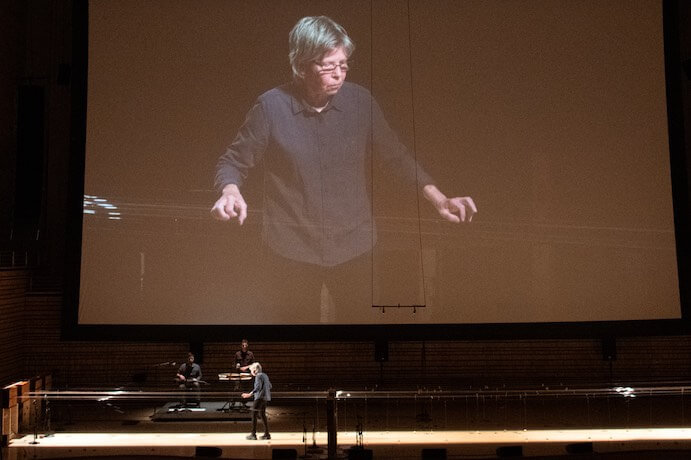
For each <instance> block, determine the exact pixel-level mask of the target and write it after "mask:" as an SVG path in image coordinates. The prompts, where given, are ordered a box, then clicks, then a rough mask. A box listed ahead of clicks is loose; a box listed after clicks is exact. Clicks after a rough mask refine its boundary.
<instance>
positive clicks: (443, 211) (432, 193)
mask: <svg viewBox="0 0 691 460" xmlns="http://www.w3.org/2000/svg"><path fill="white" fill-rule="evenodd" d="M422 193H423V195H424V196H425V198H427V200H428V201H429V202H430V203H431V204H432V206H434V208H435V209H436V210H437V212H438V213H439V215H440V216H441V217H442V218H443V219H446V220H448V221H449V222H454V223H459V222H472V221H473V216H474V215H475V213H477V207H476V206H475V202H474V201H473V199H472V198H471V197H469V196H462V197H460V196H457V197H453V198H447V197H446V195H444V194H443V193H442V192H441V191H440V190H439V189H438V188H437V187H436V186H435V185H431V184H430V185H425V187H423V189H422Z"/></svg>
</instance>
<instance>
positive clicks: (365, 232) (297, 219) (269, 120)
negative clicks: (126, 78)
mask: <svg viewBox="0 0 691 460" xmlns="http://www.w3.org/2000/svg"><path fill="white" fill-rule="evenodd" d="M260 161H263V162H264V170H265V177H264V219H263V228H262V232H263V237H264V240H265V241H266V242H267V244H268V245H269V247H271V248H272V250H273V251H275V252H276V253H277V254H279V255H281V256H283V257H286V258H289V259H292V260H297V261H301V262H308V263H312V264H318V265H323V266H333V265H337V264H340V263H343V262H346V261H348V260H350V259H353V258H354V257H357V256H358V255H361V254H363V253H365V252H367V251H369V250H370V249H371V248H372V246H373V244H374V242H375V230H374V223H373V219H372V208H371V205H370V193H371V183H370V182H371V178H370V174H369V173H370V168H371V167H372V166H373V165H374V166H376V167H381V168H384V171H386V173H387V174H389V173H393V174H395V175H397V176H398V177H400V178H401V179H403V180H404V181H406V182H408V183H410V184H414V185H416V186H420V187H422V186H424V185H427V184H431V183H432V180H431V178H430V177H429V175H427V173H425V172H424V171H423V170H422V168H420V167H419V166H418V165H417V163H416V162H415V160H414V158H413V157H412V156H411V155H410V154H409V152H408V150H407V149H406V147H405V146H404V145H403V144H401V142H399V140H398V137H397V136H396V134H395V133H394V132H393V131H392V129H391V128H390V127H389V125H388V123H387V122H386V120H385V119H384V116H383V114H382V111H381V109H380V107H379V105H378V104H377V102H376V101H375V100H374V99H373V98H372V95H371V94H370V92H369V91H368V90H366V89H365V88H363V87H361V86H358V85H356V84H353V83H349V82H345V83H344V84H343V86H342V87H341V89H340V90H339V92H338V93H337V94H336V95H334V96H333V97H332V99H331V101H330V102H329V104H328V105H327V106H326V108H325V109H324V110H322V111H321V112H316V111H315V110H313V109H312V108H310V107H309V106H308V105H306V104H305V103H304V102H303V99H302V98H301V97H300V93H299V91H298V88H297V86H296V85H294V84H286V85H283V86H280V87H277V88H274V89H272V90H270V91H268V92H266V93H264V94H262V95H261V96H260V97H259V98H258V99H257V102H256V103H255V105H254V106H253V107H252V109H251V110H250V111H249V113H248V114H247V117H246V120H245V123H244V124H243V126H242V127H241V128H240V131H239V132H238V134H237V136H236V138H235V140H234V141H233V143H232V144H231V145H230V146H229V147H228V149H227V150H226V152H225V153H224V154H223V155H222V156H221V158H220V159H219V162H218V165H217V172H216V184H215V185H216V188H217V189H218V190H219V191H220V190H222V189H223V187H224V186H226V185H227V184H236V185H237V186H238V187H241V186H242V184H243V182H244V181H245V179H246V177H247V174H248V170H249V169H250V168H252V167H253V166H254V165H256V164H257V163H258V162H260Z"/></svg>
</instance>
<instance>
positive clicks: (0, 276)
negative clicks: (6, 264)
mask: <svg viewBox="0 0 691 460" xmlns="http://www.w3.org/2000/svg"><path fill="white" fill-rule="evenodd" d="M28 280H29V278H28V274H27V272H26V271H25V270H0V350H1V351H0V359H2V363H3V365H2V366H0V384H4V383H10V382H13V381H15V380H18V379H19V378H20V377H21V376H22V375H23V374H24V373H25V372H26V369H25V367H24V362H25V355H26V350H25V348H24V344H25V340H24V324H25V320H24V294H25V292H26V288H27V285H28ZM0 386H4V385H0Z"/></svg>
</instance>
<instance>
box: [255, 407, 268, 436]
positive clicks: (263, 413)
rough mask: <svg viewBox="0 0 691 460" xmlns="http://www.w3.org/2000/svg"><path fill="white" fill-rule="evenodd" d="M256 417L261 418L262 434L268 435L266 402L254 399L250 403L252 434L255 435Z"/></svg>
mask: <svg viewBox="0 0 691 460" xmlns="http://www.w3.org/2000/svg"><path fill="white" fill-rule="evenodd" d="M257 416H260V417H261V418H262V423H263V424H264V434H269V423H268V422H267V421H266V400H265V399H255V400H254V401H252V433H253V434H257Z"/></svg>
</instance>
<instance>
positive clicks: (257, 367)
mask: <svg viewBox="0 0 691 460" xmlns="http://www.w3.org/2000/svg"><path fill="white" fill-rule="evenodd" d="M254 370H256V371H257V374H261V372H262V365H261V364H259V363H258V362H254V363H252V364H250V371H254Z"/></svg>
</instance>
